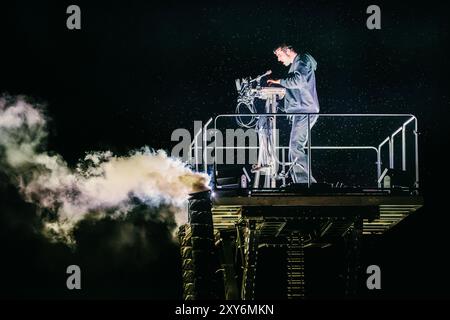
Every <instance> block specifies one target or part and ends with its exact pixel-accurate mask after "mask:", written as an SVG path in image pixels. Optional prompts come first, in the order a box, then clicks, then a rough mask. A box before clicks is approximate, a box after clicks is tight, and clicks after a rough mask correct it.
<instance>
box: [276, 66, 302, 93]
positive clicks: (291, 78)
mask: <svg viewBox="0 0 450 320" xmlns="http://www.w3.org/2000/svg"><path fill="white" fill-rule="evenodd" d="M306 83H307V81H306V77H305V76H304V75H303V74H301V73H300V71H298V70H296V71H294V72H291V73H289V74H288V75H287V76H286V78H284V79H280V80H279V84H280V85H282V86H283V87H285V88H288V89H300V88H302V87H304V86H305V85H306Z"/></svg>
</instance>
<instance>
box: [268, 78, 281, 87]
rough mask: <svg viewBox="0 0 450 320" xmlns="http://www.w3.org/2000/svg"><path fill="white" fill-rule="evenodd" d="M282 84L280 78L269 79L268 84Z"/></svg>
mask: <svg viewBox="0 0 450 320" xmlns="http://www.w3.org/2000/svg"><path fill="white" fill-rule="evenodd" d="M272 83H273V84H280V80H273V79H267V84H268V85H269V86H270V85H271V84H272Z"/></svg>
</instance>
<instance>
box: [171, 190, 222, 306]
mask: <svg viewBox="0 0 450 320" xmlns="http://www.w3.org/2000/svg"><path fill="white" fill-rule="evenodd" d="M211 206H212V204H211V199H210V192H209V191H208V192H201V193H197V194H194V195H192V197H191V198H190V200H189V223H188V224H185V225H183V226H181V227H180V229H179V233H178V235H179V240H180V247H181V257H182V273H183V299H185V300H199V299H202V300H204V299H217V298H218V294H217V279H216V271H217V269H218V261H217V255H216V253H215V246H214V229H213V221H212V213H211Z"/></svg>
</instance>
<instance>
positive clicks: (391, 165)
mask: <svg viewBox="0 0 450 320" xmlns="http://www.w3.org/2000/svg"><path fill="white" fill-rule="evenodd" d="M389 168H390V169H394V140H393V138H392V137H389Z"/></svg>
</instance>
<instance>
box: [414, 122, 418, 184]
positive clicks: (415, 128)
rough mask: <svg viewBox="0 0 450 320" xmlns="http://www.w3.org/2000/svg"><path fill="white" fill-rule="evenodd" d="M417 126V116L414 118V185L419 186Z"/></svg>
mask: <svg viewBox="0 0 450 320" xmlns="http://www.w3.org/2000/svg"><path fill="white" fill-rule="evenodd" d="M418 130H419V129H418V126H417V118H414V143H415V147H416V148H415V149H416V150H415V156H416V157H415V158H416V159H415V160H416V182H415V183H414V184H415V187H416V188H419V131H418Z"/></svg>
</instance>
